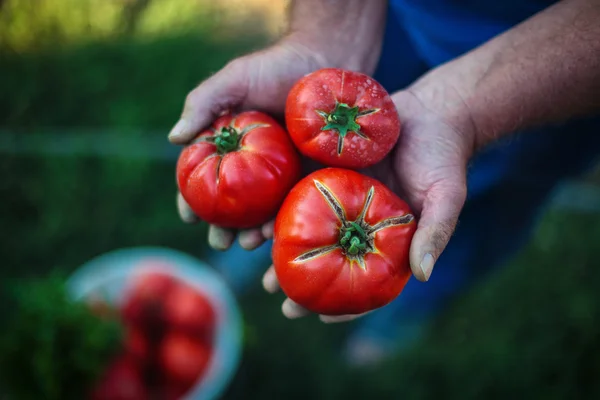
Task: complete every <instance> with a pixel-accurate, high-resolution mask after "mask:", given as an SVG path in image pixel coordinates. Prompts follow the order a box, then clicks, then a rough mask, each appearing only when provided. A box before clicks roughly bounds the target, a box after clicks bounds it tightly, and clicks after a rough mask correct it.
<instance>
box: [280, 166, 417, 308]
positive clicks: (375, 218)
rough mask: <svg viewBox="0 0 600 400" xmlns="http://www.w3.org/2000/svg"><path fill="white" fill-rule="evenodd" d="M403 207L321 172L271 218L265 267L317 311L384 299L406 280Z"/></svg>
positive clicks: (365, 185) (379, 189) (347, 176)
mask: <svg viewBox="0 0 600 400" xmlns="http://www.w3.org/2000/svg"><path fill="white" fill-rule="evenodd" d="M415 230H416V222H415V218H414V217H413V215H412V213H411V210H410V209H409V206H408V205H407V204H406V203H405V202H404V201H403V200H401V199H400V198H399V197H398V196H396V195H395V194H394V193H392V192H391V191H390V190H389V189H388V188H387V187H386V186H385V185H384V184H382V183H381V182H379V181H377V180H375V179H372V178H369V177H367V176H365V175H362V174H360V173H358V172H355V171H351V170H347V169H339V168H325V169H321V170H318V171H316V172H313V173H312V174H310V175H308V176H307V177H305V178H304V179H302V180H301V181H300V182H298V184H297V185H296V186H295V187H294V188H293V189H292V190H291V192H290V194H289V195H288V197H287V198H286V200H285V202H284V203H283V205H282V206H281V210H280V211H279V214H278V215H277V219H276V220H275V232H274V234H275V236H274V242H273V264H274V265H275V272H276V274H277V278H278V280H279V283H280V285H281V288H282V290H283V291H284V293H285V294H286V295H287V296H288V297H289V298H290V299H292V300H294V301H295V302H296V303H298V304H300V305H302V306H304V307H305V308H307V309H309V310H311V311H313V312H315V313H319V314H324V315H343V314H359V313H363V312H366V311H369V310H373V309H375V308H378V307H382V306H384V305H386V304H387V303H389V302H390V301H392V300H393V299H394V298H395V297H396V296H398V294H399V293H400V292H401V291H402V289H403V288H404V285H405V284H406V282H407V281H408V279H409V278H410V276H411V270H410V266H409V259H408V251H409V247H410V242H411V239H412V237H413V235H414V232H415Z"/></svg>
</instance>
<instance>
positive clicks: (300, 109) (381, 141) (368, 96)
mask: <svg viewBox="0 0 600 400" xmlns="http://www.w3.org/2000/svg"><path fill="white" fill-rule="evenodd" d="M285 120H286V125H287V128H288V131H289V133H290V136H291V137H292V140H293V141H294V143H295V144H296V146H297V147H298V149H299V150H300V152H301V153H303V154H304V155H306V156H307V157H310V158H312V159H314V160H316V161H319V162H320V163H322V164H324V165H327V166H331V167H344V168H352V169H359V168H364V167H367V166H369V165H373V164H376V163H377V162H379V161H381V159H383V158H384V157H385V156H386V155H387V154H388V153H389V152H390V150H391V149H392V148H393V147H394V145H395V144H396V142H397V140H398V137H399V135H400V119H399V117H398V112H397V111H396V107H395V105H394V103H393V101H392V99H391V98H390V96H389V94H388V92H387V91H386V90H385V89H384V88H383V86H381V84H379V83H378V82H377V81H375V80H374V79H373V78H371V77H369V76H367V75H364V74H361V73H359V72H353V71H346V70H342V69H337V68H325V69H321V70H318V71H315V72H313V73H310V74H308V75H306V76H304V77H303V78H301V79H300V80H299V81H298V82H296V84H295V85H294V86H293V87H292V89H291V91H290V92H289V94H288V98H287V101H286V109H285Z"/></svg>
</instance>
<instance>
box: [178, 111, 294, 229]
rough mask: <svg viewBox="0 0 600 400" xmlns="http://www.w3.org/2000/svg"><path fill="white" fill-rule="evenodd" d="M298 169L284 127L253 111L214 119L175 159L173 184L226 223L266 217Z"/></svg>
mask: <svg viewBox="0 0 600 400" xmlns="http://www.w3.org/2000/svg"><path fill="white" fill-rule="evenodd" d="M299 174H300V157H299V155H298V152H297V151H296V149H295V148H294V145H293V143H292V141H291V140H290V139H289V136H288V135H287V133H286V131H285V130H284V129H283V128H282V127H281V126H280V125H279V124H278V123H277V122H276V121H275V120H274V119H273V118H271V117H269V116H268V115H266V114H263V113H260V112H257V111H249V112H244V113H241V114H239V115H237V116H232V115H225V116H223V117H221V118H219V119H217V120H216V121H215V122H214V124H213V125H212V127H211V128H210V129H208V130H206V131H204V132H202V133H200V134H199V135H198V137H197V138H196V139H195V140H194V141H193V142H192V144H191V145H189V146H187V147H186V148H185V149H184V150H183V151H182V153H181V155H180V157H179V160H178V162H177V183H178V186H179V190H180V191H181V194H182V196H183V198H184V199H185V200H186V201H187V203H188V204H189V205H190V207H191V208H192V210H193V211H194V212H195V213H196V214H197V215H198V216H199V217H200V218H201V219H203V220H204V221H206V222H208V223H211V224H215V225H219V226H222V227H227V228H240V229H242V228H250V227H254V226H258V225H260V224H263V223H265V222H267V221H268V220H269V219H270V218H272V217H273V216H274V215H275V214H276V213H277V210H278V208H279V206H280V205H281V203H282V202H283V199H284V198H285V196H286V195H287V193H288V191H289V190H290V189H291V187H292V186H293V185H294V184H295V183H296V182H297V180H298V178H299V176H300V175H299Z"/></svg>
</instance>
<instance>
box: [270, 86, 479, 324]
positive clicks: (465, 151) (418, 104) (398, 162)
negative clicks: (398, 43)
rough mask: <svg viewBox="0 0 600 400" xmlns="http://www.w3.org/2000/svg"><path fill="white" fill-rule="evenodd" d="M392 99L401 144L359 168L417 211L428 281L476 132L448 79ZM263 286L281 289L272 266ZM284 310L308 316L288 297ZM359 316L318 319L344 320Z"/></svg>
mask: <svg viewBox="0 0 600 400" xmlns="http://www.w3.org/2000/svg"><path fill="white" fill-rule="evenodd" d="M393 99H394V102H395V104H396V108H397V110H398V113H399V115H400V119H401V121H402V132H401V134H400V138H399V141H398V144H397V145H396V148H395V149H394V150H393V152H392V153H391V154H390V155H389V156H388V157H387V158H386V159H385V160H383V161H382V162H381V163H379V164H378V165H376V166H374V167H372V168H369V169H368V170H364V171H361V172H363V173H365V174H367V175H371V176H373V177H375V178H377V179H379V180H380V181H382V182H383V183H384V184H386V185H387V186H388V187H389V188H390V189H392V190H393V191H394V192H395V193H396V194H398V195H399V196H400V197H401V198H403V199H404V200H406V201H407V202H408V203H409V204H410V206H411V207H412V209H413V212H414V213H415V214H416V215H417V217H418V228H417V231H416V232H415V235H414V238H413V240H412V243H411V248H410V265H411V268H412V272H413V274H414V276H415V277H416V278H417V279H419V280H420V281H427V280H428V279H429V276H430V275H431V272H432V270H433V266H434V264H435V261H436V260H437V259H438V257H439V256H440V254H441V253H442V251H443V250H444V248H445V247H446V245H447V243H448V241H449V239H450V236H451V235H452V233H453V231H454V228H455V226H456V223H457V220H458V216H459V213H460V211H461V209H462V207H463V204H464V201H465V198H466V194H467V188H466V165H467V161H468V159H469V158H470V156H471V154H472V152H473V145H474V134H475V133H474V129H473V125H472V123H471V120H470V118H469V111H468V108H466V107H464V103H463V101H462V98H461V97H460V95H459V93H458V92H457V91H455V90H454V89H453V88H452V87H449V86H445V85H444V82H438V83H436V84H435V85H431V86H430V85H418V86H417V87H413V88H409V89H408V90H405V91H401V92H398V93H396V94H394V95H393ZM263 285H264V287H265V289H266V290H267V291H269V292H275V291H277V290H278V283H277V277H276V275H275V271H274V269H273V267H271V268H270V269H269V270H268V271H267V273H266V274H265V275H264V277H263ZM282 311H283V313H284V315H286V316H287V317H288V318H298V317H302V316H305V315H308V314H309V312H308V311H307V310H306V309H304V308H302V307H301V306H299V305H298V304H296V303H294V302H293V301H292V300H290V299H286V300H285V301H284V303H283V306H282ZM359 316H360V315H345V316H335V317H334V316H320V319H321V320H322V321H323V322H342V321H348V320H352V319H354V318H357V317H359Z"/></svg>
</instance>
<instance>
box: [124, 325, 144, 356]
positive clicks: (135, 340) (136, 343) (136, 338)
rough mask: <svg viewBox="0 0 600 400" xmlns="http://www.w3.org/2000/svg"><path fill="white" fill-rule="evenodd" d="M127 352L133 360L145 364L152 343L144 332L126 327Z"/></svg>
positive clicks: (125, 345)
mask: <svg viewBox="0 0 600 400" xmlns="http://www.w3.org/2000/svg"><path fill="white" fill-rule="evenodd" d="M124 347H125V352H126V354H128V355H129V356H130V357H131V358H132V359H133V360H135V361H137V362H139V363H140V364H144V363H146V362H147V361H148V359H149V355H150V341H149V340H148V338H147V337H146V335H145V334H144V332H143V331H142V330H140V329H139V328H137V327H135V326H131V325H130V326H126V327H125V343H124Z"/></svg>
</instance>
